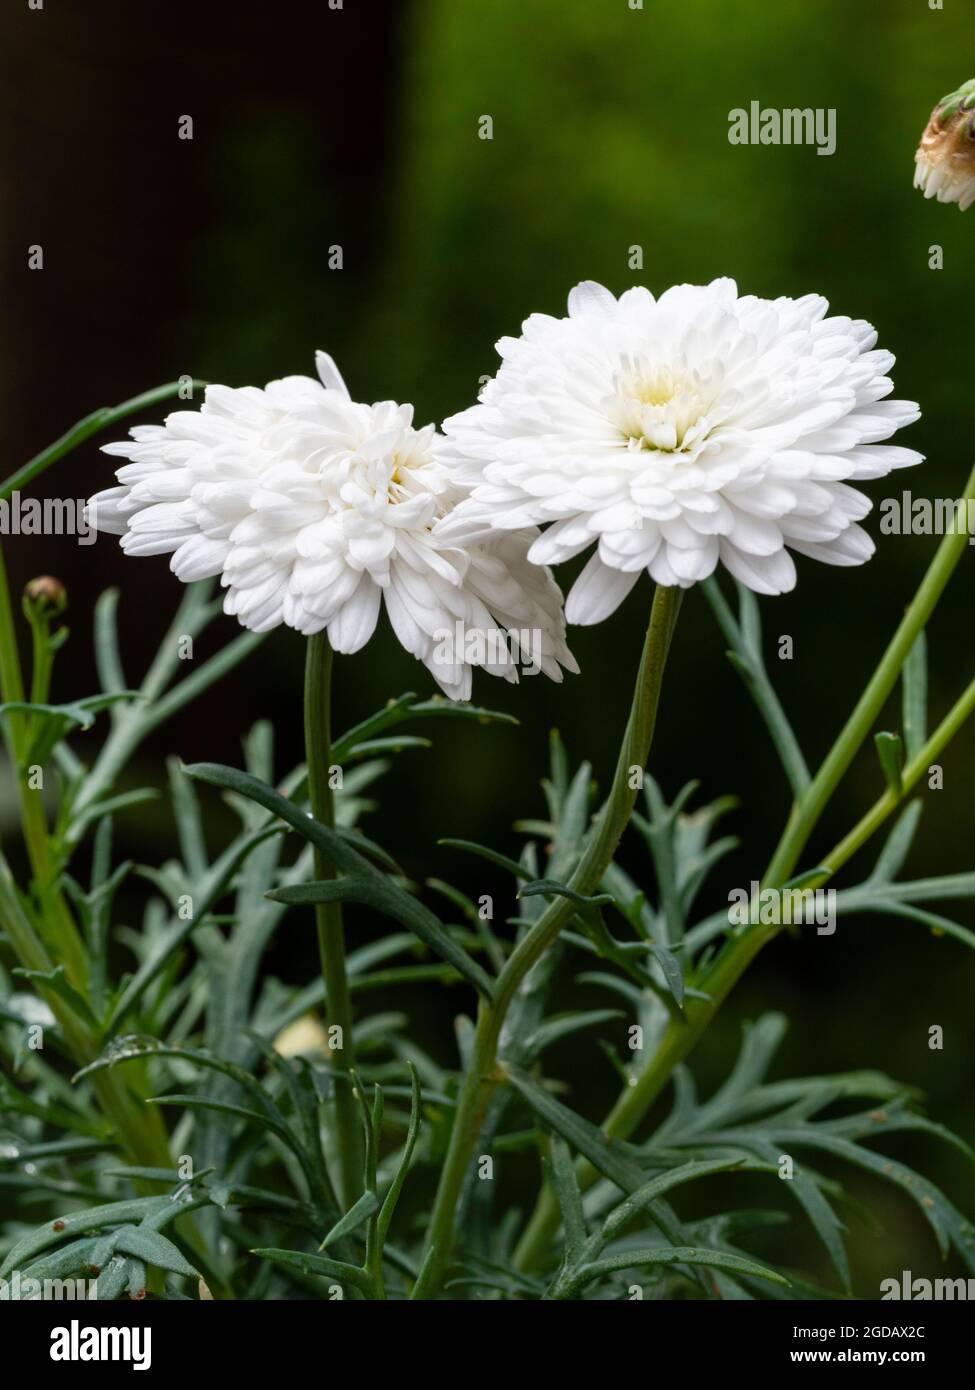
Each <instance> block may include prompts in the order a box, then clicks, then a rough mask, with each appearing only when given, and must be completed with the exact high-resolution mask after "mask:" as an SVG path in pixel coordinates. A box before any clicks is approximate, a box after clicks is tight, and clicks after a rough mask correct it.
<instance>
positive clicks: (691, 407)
mask: <svg viewBox="0 0 975 1390" xmlns="http://www.w3.org/2000/svg"><path fill="white" fill-rule="evenodd" d="M712 403H713V393H712V392H711V391H708V390H706V389H705V383H703V382H702V381H701V380H700V379H699V378H698V376H697V374H696V373H688V374H683V373H678V372H675V371H673V370H672V369H671V368H670V367H659V368H656V369H653V370H642V371H634V372H629V373H626V374H621V375H620V377H618V379H617V382H616V401H615V402H614V405H615V410H614V415H615V418H616V423H617V424H618V426H619V428H620V430H621V432H622V434H623V435H624V437H625V439H626V441H627V445H628V447H629V448H631V449H652V450H655V451H658V452H661V453H687V452H689V451H691V450H694V449H695V447H696V446H697V445H699V444H701V443H702V442H703V440H704V439H705V437H706V436H707V432H708V429H709V427H710V422H709V421H708V418H707V412H708V409H709V407H710V406H711V405H712Z"/></svg>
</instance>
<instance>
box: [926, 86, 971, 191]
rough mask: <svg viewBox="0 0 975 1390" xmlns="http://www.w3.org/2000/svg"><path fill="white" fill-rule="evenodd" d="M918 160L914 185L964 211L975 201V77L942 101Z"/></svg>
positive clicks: (934, 111) (929, 125)
mask: <svg viewBox="0 0 975 1390" xmlns="http://www.w3.org/2000/svg"><path fill="white" fill-rule="evenodd" d="M914 160H915V169H914V187H915V188H921V189H923V190H924V196H925V198H937V200H938V202H939V203H957V204H958V207H959V210H960V211H961V212H964V211H965V209H966V208H967V207H970V206H971V204H972V203H975V79H973V80H972V81H970V82H965V83H964V84H963V85H962V86H961V87H959V88H958V90H957V91H956V92H950V93H949V94H948V96H946V97H943V98H942V99H941V101H939V102H938V104H937V106H936V107H935V108H934V110H933V111H932V112H931V119H930V120H929V121H928V124H927V126H926V128H925V131H924V134H923V135H922V136H921V143H920V145H919V146H918V148H917V153H916V154H915V156H914Z"/></svg>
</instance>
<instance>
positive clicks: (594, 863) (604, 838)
mask: <svg viewBox="0 0 975 1390" xmlns="http://www.w3.org/2000/svg"><path fill="white" fill-rule="evenodd" d="M681 596H682V595H681V590H679V589H665V588H658V589H657V590H656V593H655V595H654V600H653V608H652V610H651V614H650V622H649V625H648V627H647V635H646V640H645V642H644V646H643V656H642V659H641V662H640V670H639V674H638V676H637V681H636V689H635V691H634V694H633V703H632V706H631V709H630V715H629V719H628V721H627V725H626V731H625V733H624V735H623V743H622V746H621V748H620V753H619V758H618V760H617V764H616V771H615V773H614V776H613V783H612V786H611V788H610V792H609V796H608V798H607V800H606V802H605V804H604V806H603V808H602V811H601V812H600V816H599V820H598V822H597V824H596V826H595V828H594V831H593V834H592V835H591V837H590V839H589V841H588V843H587V845H586V848H585V851H584V852H583V855H582V858H581V859H580V861H579V864H578V866H577V868H576V870H575V872H574V873H573V875H572V877H571V879H570V881H569V886H570V887H571V888H572V889H573V890H574V891H575V892H576V893H582V894H590V893H592V892H594V891H595V890H596V889H597V888H598V887H599V885H600V883H601V882H602V879H603V875H604V874H605V872H606V870H607V868H608V867H609V864H610V862H611V860H612V858H613V855H614V854H615V852H616V847H617V845H618V844H619V841H620V837H621V836H622V834H623V831H624V829H625V828H626V825H627V822H628V821H629V819H630V815H631V814H632V811H633V806H634V804H635V802H636V797H637V792H638V789H639V783H640V781H641V777H640V776H635V775H634V772H635V771H636V772H637V773H639V774H641V775H642V772H643V769H644V768H645V767H646V763H647V757H648V755H649V751H650V742H651V739H652V737H653V730H654V724H655V722H656V715H657V705H658V702H659V699H660V688H661V683H662V680H663V673H664V667H665V665H666V662H667V653H668V651H669V649H670V642H671V638H672V636H673V632H674V625H675V623H676V621H677V614H678V612H679V609H680V602H681ZM576 910H577V909H576V906H575V904H574V903H573V902H572V901H570V900H569V899H567V898H562V897H560V898H556V899H553V901H552V902H551V903H550V904H549V906H548V907H547V908H546V909H545V911H544V913H543V914H542V916H541V917H540V918H539V920H538V921H537V922H536V923H535V924H534V926H533V927H531V929H530V930H529V931H528V932H526V933H525V935H524V936H523V937H522V938H521V940H520V941H519V942H518V944H517V946H516V947H515V949H514V951H512V953H511V955H510V956H509V958H508V960H507V963H506V964H505V967H504V969H503V970H502V971H501V974H500V975H499V977H498V981H497V984H496V986H495V990H494V994H493V996H492V999H491V1001H490V1003H487V1002H483V1001H482V1003H481V1004H480V1006H479V1008H478V1016H477V1027H476V1030H475V1035H474V1043H473V1048H472V1054H471V1062H470V1066H469V1067H468V1069H467V1073H466V1075H465V1077H464V1084H463V1086H462V1088H461V1092H460V1096H459V1097H458V1102H457V1110H456V1113H455V1116H454V1125H453V1130H452V1132H451V1136H450V1145H449V1148H448V1150H447V1158H446V1161H445V1163H444V1167H443V1169H442V1171H441V1175H440V1185H439V1187H438V1189H437V1196H436V1200H435V1202H434V1207H433V1212H432V1214H431V1218H430V1226H429V1229H428V1232H427V1245H426V1254H425V1256H424V1260H423V1266H422V1272H421V1274H420V1277H419V1279H418V1280H417V1283H416V1286H415V1287H414V1290H413V1295H412V1296H413V1297H414V1298H431V1297H433V1296H434V1295H435V1294H436V1292H437V1290H438V1289H439V1287H440V1284H441V1282H442V1280H443V1276H444V1273H445V1271H446V1269H447V1266H448V1264H449V1261H450V1256H451V1251H452V1249H453V1243H454V1223H455V1219H456V1212H457V1203H458V1201H459V1199H460V1193H461V1189H462V1187H463V1184H464V1179H465V1176H466V1174H467V1172H468V1169H469V1165H470V1161H471V1156H472V1154H473V1152H474V1145H475V1143H476V1142H477V1138H478V1135H479V1134H480V1131H481V1126H482V1123H483V1120H484V1114H485V1110H486V1108H487V1105H488V1102H489V1101H490V1099H491V1097H492V1095H493V1094H494V1091H495V1088H496V1087H497V1085H498V1084H499V1082H500V1081H502V1080H503V1079H504V1070H503V1064H499V1062H498V1040H499V1037H500V1034H501V1029H502V1027H503V1025H504V1021H505V1018H506V1016H507V1012H508V1008H509V1007H510V1004H511V1001H512V999H513V998H514V996H515V994H516V992H517V990H518V988H519V986H520V985H521V982H522V981H523V980H524V978H525V976H526V975H527V973H528V971H529V970H530V969H531V968H532V966H533V965H534V964H535V962H536V961H537V960H538V959H539V957H540V956H541V955H542V954H543V953H544V952H545V951H546V950H548V948H549V947H550V946H551V945H552V943H553V942H554V941H555V939H556V937H557V936H558V935H559V933H560V932H561V931H562V929H563V927H565V926H566V924H567V923H568V922H569V921H570V920H571V918H572V916H573V914H574V913H575V912H576Z"/></svg>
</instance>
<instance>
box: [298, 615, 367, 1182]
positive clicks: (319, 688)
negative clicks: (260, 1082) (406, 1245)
mask: <svg viewBox="0 0 975 1390" xmlns="http://www.w3.org/2000/svg"><path fill="white" fill-rule="evenodd" d="M331 685H332V648H331V646H330V644H329V640H328V635H327V634H326V633H324V632H320V633H316V634H315V635H314V636H312V637H309V639H308V647H307V651H306V660H305V751H306V754H307V760H308V796H309V803H310V805H311V812H312V815H313V816H314V817H315V819H316V820H317V821H320V822H321V823H322V825H327V826H328V827H329V828H330V829H334V827H335V806H334V802H333V798H332V787H331V783H330V780H329V769H330V766H331V762H332V729H331ZM315 877H316V878H320V879H322V878H334V877H335V868H334V866H333V865H332V863H331V862H330V861H329V860H328V859H327V858H326V857H325V856H324V855H323V854H322V853H321V852H320V851H319V850H316V851H315ZM315 925H316V928H317V931H318V950H319V955H320V957H321V963H322V981H323V983H324V985H325V1007H326V1010H327V1016H328V1022H329V1027H330V1028H332V1027H338V1028H340V1029H341V1045H340V1046H339V1047H336V1048H333V1049H332V1052H331V1054H330V1055H331V1060H332V1067H333V1070H334V1072H335V1074H336V1086H335V1126H336V1140H337V1143H336V1148H337V1152H338V1163H339V1190H340V1192H341V1195H342V1200H343V1202H344V1203H345V1206H346V1208H349V1207H351V1206H352V1205H353V1203H354V1202H355V1201H356V1200H357V1199H358V1197H359V1195H360V1190H361V1185H362V1154H361V1148H362V1144H361V1138H360V1135H359V1120H358V1115H357V1114H356V1104H355V1095H354V1092H353V1082H352V1078H351V1072H352V1069H353V1068H354V1066H355V1052H354V1049H353V1043H352V1001H351V999H350V997H349V983H348V978H347V975H346V969H345V940H344V936H343V930H342V906H341V904H340V903H317V904H316V905H315Z"/></svg>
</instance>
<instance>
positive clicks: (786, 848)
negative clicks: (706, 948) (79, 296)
mask: <svg viewBox="0 0 975 1390" xmlns="http://www.w3.org/2000/svg"><path fill="white" fill-rule="evenodd" d="M973 496H975V469H973V470H972V472H971V474H970V475H969V478H968V482H967V483H966V485H965V491H964V496H963V498H962V500H961V502H960V503H959V506H958V508H957V511H956V516H955V530H954V532H952V533H950V534H948V535H946V536H945V537H944V539H943V540H942V541H941V544H940V545H939V546H938V549H937V551H936V552H935V556H934V559H933V560H932V562H931V564H930V566H929V567H928V570H927V573H926V574H925V576H924V579H923V580H922V581H921V585H920V587H919V589H918V591H917V593H916V594H915V596H914V598H913V600H912V602H911V604H910V605H909V607H908V609H907V611H906V613H905V614H904V618H903V620H902V621H901V623H900V625H899V626H898V628H897V631H896V632H895V633H894V636H893V638H892V639H891V642H890V644H889V646H888V647H887V650H886V651H885V652H884V655H883V657H882V658H881V660H880V663H879V664H878V666H877V669H876V671H875V672H874V674H873V676H872V677H871V679H870V682H869V684H868V685H867V688H866V690H865V691H864V692H863V695H862V696H861V697H860V699H859V701H858V702H857V704H856V707H855V708H854V710H853V713H852V714H851V715H850V717H849V719H848V720H847V722H846V724H845V726H844V727H843V729H842V731H841V732H840V735H839V737H838V738H837V740H836V742H835V743H834V744H833V747H832V748H831V749H830V751H829V753H828V754H827V756H826V758H825V760H824V762H823V764H822V766H821V767H820V769H819V771H818V772H817V773H816V776H815V777H814V778H813V780H812V782H811V783H810V784H809V786H808V787H807V788H806V790H805V792H804V793H803V794H802V795H801V796H800V797H799V798H798V800H797V801H796V803H795V805H794V806H793V809H792V813H791V815H790V817H789V821H788V823H787V825H786V828H785V831H784V832H783V834H782V837H781V839H780V840H779V843H778V845H777V847H776V849H775V853H774V854H773V856H772V859H771V862H770V863H769V866H768V868H767V870H766V872H765V875H764V877H763V879H762V886H763V887H767V888H781V887H782V886H783V885H784V884H785V883H786V882H787V881H788V880H789V878H790V876H791V875H792V873H793V871H794V870H795V867H796V864H797V863H798V861H799V857H800V855H801V854H802V852H803V850H804V849H805V847H806V844H807V843H808V841H809V837H810V835H811V834H812V832H813V830H814V829H815V827H816V825H817V824H818V822H819V818H820V816H821V815H822V813H823V811H824V809H825V807H826V805H827V803H828V802H829V800H830V798H831V797H832V795H833V793H834V791H835V790H836V787H837V786H838V784H839V782H840V780H841V779H842V777H843V775H844V774H845V772H846V771H847V769H848V768H849V766H850V764H851V762H852V761H853V759H854V757H855V756H856V754H857V752H858V751H859V749H860V747H861V746H862V744H863V742H864V740H865V739H866V737H867V736H868V734H869V732H870V730H871V728H872V726H873V724H874V721H875V720H876V718H877V716H878V714H879V713H880V711H881V709H882V708H883V706H884V703H885V702H886V700H887V698H888V696H889V695H890V693H891V691H892V690H893V688H894V686H895V684H896V682H897V680H898V678H899V676H900V673H901V669H902V667H903V665H904V662H905V661H906V660H907V657H908V655H909V653H910V651H911V648H912V647H913V646H914V643H915V641H916V640H917V638H918V636H919V635H920V633H921V632H922V631H923V630H924V628H925V626H926V624H927V622H928V620H929V618H930V617H931V614H932V612H933V611H934V608H935V606H936V604H937V602H938V600H939V599H940V597H941V594H942V593H943V592H944V589H945V586H946V585H947V583H948V580H949V579H950V578H951V575H952V573H953V572H954V569H955V567H956V565H957V564H958V562H959V561H960V560H961V557H962V555H963V554H964V553H965V550H966V547H967V545H968V540H969V535H968V524H967V509H966V505H965V504H966V503H967V501H968V499H970V498H972V497H973ZM970 694H971V692H970V691H969V692H966V697H967V696H969V695H970ZM966 697H963V699H962V701H960V702H959V705H958V706H956V708H955V710H953V711H952V714H950V715H949V716H948V718H947V719H946V720H945V721H944V723H943V724H942V725H941V726H940V728H939V730H938V732H937V733H936V734H935V735H932V738H931V739H930V740H929V741H928V744H927V745H926V746H925V749H923V750H922V752H921V753H920V754H919V755H918V758H917V759H915V760H914V762H915V763H917V764H919V765H920V760H921V759H922V758H923V757H925V755H926V754H928V750H929V749H930V748H931V746H932V745H933V743H934V740H935V739H936V738H938V736H939V735H940V734H942V733H943V732H944V731H946V728H947V727H948V726H950V725H951V726H952V727H951V733H953V732H954V729H955V728H957V727H958V725H957V724H953V725H952V721H953V720H954V719H955V718H956V717H957V716H958V713H959V711H960V709H961V707H962V706H963V705H964V703H965V700H966ZM963 717H965V716H963ZM959 722H960V721H959ZM951 733H948V734H947V737H950V736H951ZM947 737H945V739H944V742H947ZM941 746H943V744H942V745H941ZM911 766H912V767H913V766H914V764H913V763H912V765H911ZM925 766H926V764H925ZM919 775H920V772H919V773H918V776H919ZM886 803H887V798H886V797H884V798H881V801H880V802H879V803H878V806H877V807H874V808H873V810H872V811H871V812H869V813H868V815H867V816H866V817H864V819H863V821H861V823H860V825H859V826H857V827H856V829H855V830H853V831H851V834H850V836H848V837H847V840H846V841H844V842H843V845H842V846H841V847H840V848H841V849H842V850H843V851H844V853H846V854H847V857H849V854H852V853H853V850H854V849H855V848H857V847H858V846H859V844H861V843H862V842H863V840H864V839H866V838H867V835H869V834H872V833H873V830H874V829H876V827H877V825H879V824H881V823H882V821H883V820H884V819H885V817H886V815H889V814H890V811H891V810H893V808H894V806H895V805H896V804H897V803H896V799H894V798H891V804H890V805H889V806H887V804H886ZM880 807H883V811H882V813H881V812H880V811H879V809H878V808H880ZM856 837H859V838H856ZM854 839H856V843H855V844H854V843H853V841H854ZM848 841H849V842H850V843H849V844H848V843H847V842H848ZM847 851H848V853H847ZM837 852H838V851H837ZM839 862H840V861H838V862H837V864H836V867H839ZM778 930H779V928H778V927H777V926H759V925H756V926H752V927H750V928H748V929H746V930H745V931H744V932H742V933H741V934H739V935H738V936H735V937H732V938H730V939H729V940H728V941H727V942H726V943H725V946H724V948H723V949H722V951H721V952H720V954H719V955H718V957H717V958H716V959H715V960H714V962H713V963H712V964H711V966H710V968H709V969H708V970H707V971H706V972H705V974H704V976H703V977H702V978H701V979H700V980H697V981H695V986H696V988H698V989H700V990H701V991H702V992H704V993H706V994H707V996H708V997H707V999H696V998H695V999H690V1000H689V1001H688V1003H687V1006H686V1008H685V1011H684V1017H683V1018H681V1019H672V1020H671V1021H670V1023H669V1025H668V1027H667V1029H666V1031H665V1033H664V1036H663V1038H662V1039H661V1042H660V1046H659V1048H658V1049H657V1051H656V1053H655V1055H654V1057H653V1058H652V1059H651V1061H650V1063H649V1064H648V1065H647V1067H646V1068H645V1069H644V1070H643V1071H642V1072H641V1073H640V1074H639V1076H637V1077H636V1079H635V1082H634V1084H632V1085H631V1086H629V1087H628V1088H627V1089H626V1090H625V1091H624V1092H622V1094H621V1095H620V1097H619V1099H618V1100H617V1102H616V1104H615V1105H614V1107H613V1109H612V1110H611V1111H610V1113H609V1115H608V1116H607V1118H606V1121H605V1122H604V1125H603V1129H604V1132H605V1133H606V1134H607V1135H609V1136H610V1137H611V1138H621V1139H625V1138H628V1137H629V1136H630V1135H631V1134H632V1133H633V1132H634V1130H635V1129H636V1127H637V1125H638V1124H639V1123H640V1121H641V1120H642V1119H643V1117H644V1116H645V1115H646V1113H647V1111H648V1110H649V1109H650V1107H651V1105H652V1104H653V1103H654V1101H655V1100H656V1099H657V1097H658V1096H659V1095H660V1093H661V1091H662V1090H663V1088H664V1086H665V1085H666V1084H667V1082H668V1081H669V1079H670V1076H671V1074H672V1073H673V1070H674V1068H675V1067H676V1066H678V1065H679V1063H680V1062H682V1061H683V1060H684V1058H685V1057H687V1056H688V1054H689V1053H690V1052H691V1051H692V1050H693V1048H694V1047H695V1046H696V1045H697V1043H698V1042H699V1041H700V1039H701V1037H702V1036H703V1034H704V1033H705V1031H706V1030H707V1028H708V1025H709V1024H710V1022H711V1020H712V1018H713V1017H714V1015H715V1014H716V1013H717V1011H718V1009H719V1008H720V1006H721V1004H722V1003H723V1002H724V1000H725V999H726V998H727V996H728V995H729V994H730V992H731V990H732V989H733V988H734V986H735V985H736V984H737V982H738V980H739V979H740V978H741V976H742V975H743V974H744V972H745V970H746V969H747V968H748V966H749V965H750V964H751V962H752V961H753V960H754V959H755V956H756V955H757V954H758V952H759V951H760V950H761V949H762V947H763V946H765V945H766V944H767V943H768V942H769V941H771V940H772V939H773V937H774V936H776V934H777V933H778ZM578 1171H579V1178H580V1183H581V1185H582V1187H583V1189H585V1188H587V1187H590V1186H591V1185H592V1183H593V1182H595V1180H596V1178H597V1177H598V1176H599V1175H598V1173H597V1171H596V1170H595V1169H594V1168H593V1167H592V1165H591V1164H589V1163H587V1162H585V1161H583V1162H581V1163H580V1164H579V1169H578ZM558 1224H559V1208H558V1203H557V1201H556V1199H555V1196H554V1194H553V1193H552V1192H551V1190H550V1189H549V1188H547V1187H546V1188H543V1190H542V1192H541V1194H540V1196H539V1199H538V1202H537V1203H536V1206H535V1210H534V1212H533V1213H532V1216H531V1218H530V1220H529V1222H528V1225H527V1226H526V1228H525V1231H524V1233H523V1234H522V1238H521V1240H520V1241H519V1243H518V1246H517V1249H516V1250H515V1254H514V1265H515V1268H516V1269H519V1270H522V1271H529V1270H532V1269H537V1268H538V1267H539V1266H540V1264H541V1263H542V1262H543V1261H544V1259H545V1255H546V1252H547V1250H548V1248H549V1245H550V1243H551V1240H552V1237H553V1236H554V1234H555V1231H556V1230H557V1229H558Z"/></svg>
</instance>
